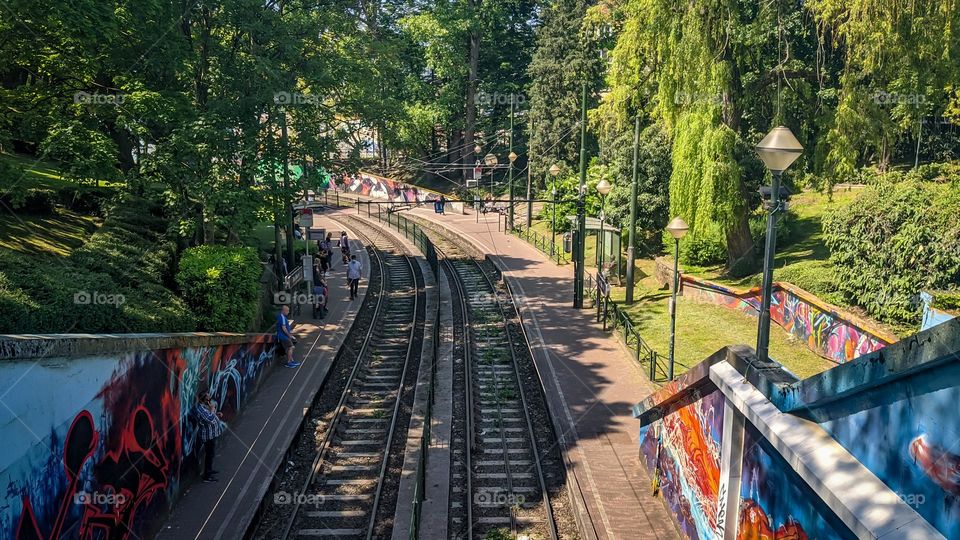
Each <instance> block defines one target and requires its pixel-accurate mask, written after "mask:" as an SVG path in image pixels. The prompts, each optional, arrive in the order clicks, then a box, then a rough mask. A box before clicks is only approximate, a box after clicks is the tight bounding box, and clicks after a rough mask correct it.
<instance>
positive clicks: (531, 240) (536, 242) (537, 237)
mask: <svg viewBox="0 0 960 540" xmlns="http://www.w3.org/2000/svg"><path fill="white" fill-rule="evenodd" d="M513 234H515V235H516V236H517V238H520V239H522V240H525V241H526V242H527V243H528V244H530V245H531V246H533V247H535V248H536V249H537V251H539V252H540V253H543V254H544V255H546V256H547V257H549V258H550V259H551V260H553V261H556V263H557V264H564V263H568V262H570V254H569V253H564V251H563V241H560V242H557V241H553V242H551V241H550V237H549V236H547V235H544V234H540V233H538V232H537V231H534V230H532V229H524V228H523V227H520V226H517V225H514V228H513Z"/></svg>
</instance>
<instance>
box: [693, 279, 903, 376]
mask: <svg viewBox="0 0 960 540" xmlns="http://www.w3.org/2000/svg"><path fill="white" fill-rule="evenodd" d="M681 290H682V294H683V295H684V296H686V297H689V298H693V299H695V300H698V301H702V302H708V303H711V304H717V305H721V306H725V307H728V308H730V309H736V310H738V311H742V312H743V313H747V314H749V315H751V316H754V317H756V316H757V314H758V313H759V312H760V289H759V288H754V289H750V290H747V291H737V290H734V289H730V288H728V287H724V286H722V285H717V284H716V283H711V282H709V281H706V280H700V279H697V278H693V277H690V276H683V277H682V284H681ZM770 319H771V320H772V321H773V322H775V323H777V324H778V325H780V326H781V327H782V328H783V329H784V330H786V331H787V332H790V333H791V334H793V335H794V336H796V337H797V338H799V339H800V340H801V341H803V343H804V344H806V346H807V348H809V349H810V350H812V351H813V352H815V353H817V354H819V355H821V356H823V357H824V358H827V359H830V360H833V361H835V362H838V363H843V362H848V361H850V360H853V359H854V358H857V357H859V356H862V355H864V354H868V353H871V352H874V351H876V350H879V349H881V348H883V347H885V346H887V345H889V344H890V343H895V342H896V341H897V337H896V336H893V335H890V334H889V333H887V332H884V331H883V330H880V329H879V328H875V327H872V326H871V325H870V324H869V323H867V322H865V321H863V320H861V319H859V318H858V317H856V316H854V315H853V314H851V313H846V312H844V311H843V310H841V309H840V308H837V307H836V306H832V305H830V304H828V303H826V302H823V301H822V300H820V299H818V298H817V297H816V296H814V295H812V294H810V293H808V292H806V291H804V290H803V289H800V288H799V287H795V286H793V285H790V284H789V283H781V282H777V283H774V286H773V295H772V298H771V303H770Z"/></svg>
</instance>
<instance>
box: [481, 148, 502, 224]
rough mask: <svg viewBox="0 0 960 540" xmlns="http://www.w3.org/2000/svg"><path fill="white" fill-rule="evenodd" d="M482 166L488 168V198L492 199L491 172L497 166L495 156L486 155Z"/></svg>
mask: <svg viewBox="0 0 960 540" xmlns="http://www.w3.org/2000/svg"><path fill="white" fill-rule="evenodd" d="M483 164H484V165H486V166H487V167H489V168H490V198H491V199H493V198H494V196H493V171H494V167H496V166H497V164H499V162H498V161H497V156H495V155H493V154H489V153H488V154H487V155H485V156H483ZM498 219H499V218H498Z"/></svg>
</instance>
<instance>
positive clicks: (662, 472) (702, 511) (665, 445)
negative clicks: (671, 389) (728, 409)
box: [640, 390, 723, 539]
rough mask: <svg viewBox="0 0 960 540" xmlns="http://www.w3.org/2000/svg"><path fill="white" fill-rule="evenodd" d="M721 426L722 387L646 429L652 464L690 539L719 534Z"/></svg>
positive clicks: (644, 446) (644, 447) (643, 444)
mask: <svg viewBox="0 0 960 540" xmlns="http://www.w3.org/2000/svg"><path fill="white" fill-rule="evenodd" d="M722 430H723V394H722V393H721V392H720V391H719V390H715V391H713V392H711V393H710V394H707V395H706V396H703V398H702V399H699V400H697V401H695V402H693V403H691V404H689V405H686V406H684V407H682V408H680V409H677V410H676V411H674V412H672V413H670V414H668V415H666V416H665V417H664V418H663V419H661V420H658V421H656V422H654V423H653V424H651V425H648V426H645V427H643V428H641V435H640V449H641V451H642V452H643V455H644V458H645V461H646V464H647V469H648V470H650V471H651V474H652V475H653V476H656V475H658V474H659V478H660V489H661V491H662V492H663V497H664V500H665V501H667V504H668V506H669V507H670V509H671V511H672V512H673V515H674V516H675V517H676V518H677V521H678V522H679V524H680V529H681V530H682V531H683V532H684V534H685V535H686V536H687V538H691V539H701V538H703V539H707V538H717V533H716V530H717V522H718V516H717V497H718V495H717V494H718V491H719V489H720V442H721V441H720V439H721V433H722ZM658 471H659V472H658Z"/></svg>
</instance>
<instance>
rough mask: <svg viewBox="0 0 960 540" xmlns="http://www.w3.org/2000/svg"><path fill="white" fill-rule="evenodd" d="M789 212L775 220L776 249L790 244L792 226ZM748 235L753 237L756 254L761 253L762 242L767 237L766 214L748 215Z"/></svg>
mask: <svg viewBox="0 0 960 540" xmlns="http://www.w3.org/2000/svg"><path fill="white" fill-rule="evenodd" d="M790 219H791V216H790V214H787V215H786V216H780V218H779V219H778V220H777V229H776V230H777V249H780V248H783V247H786V246H788V245H790V241H791V240H793V236H792V235H793V228H792V227H791V225H790ZM750 237H751V238H753V248H754V251H755V252H756V253H757V255H761V256H762V255H763V250H764V242H766V238H767V216H766V214H757V215H754V216H751V217H750Z"/></svg>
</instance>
